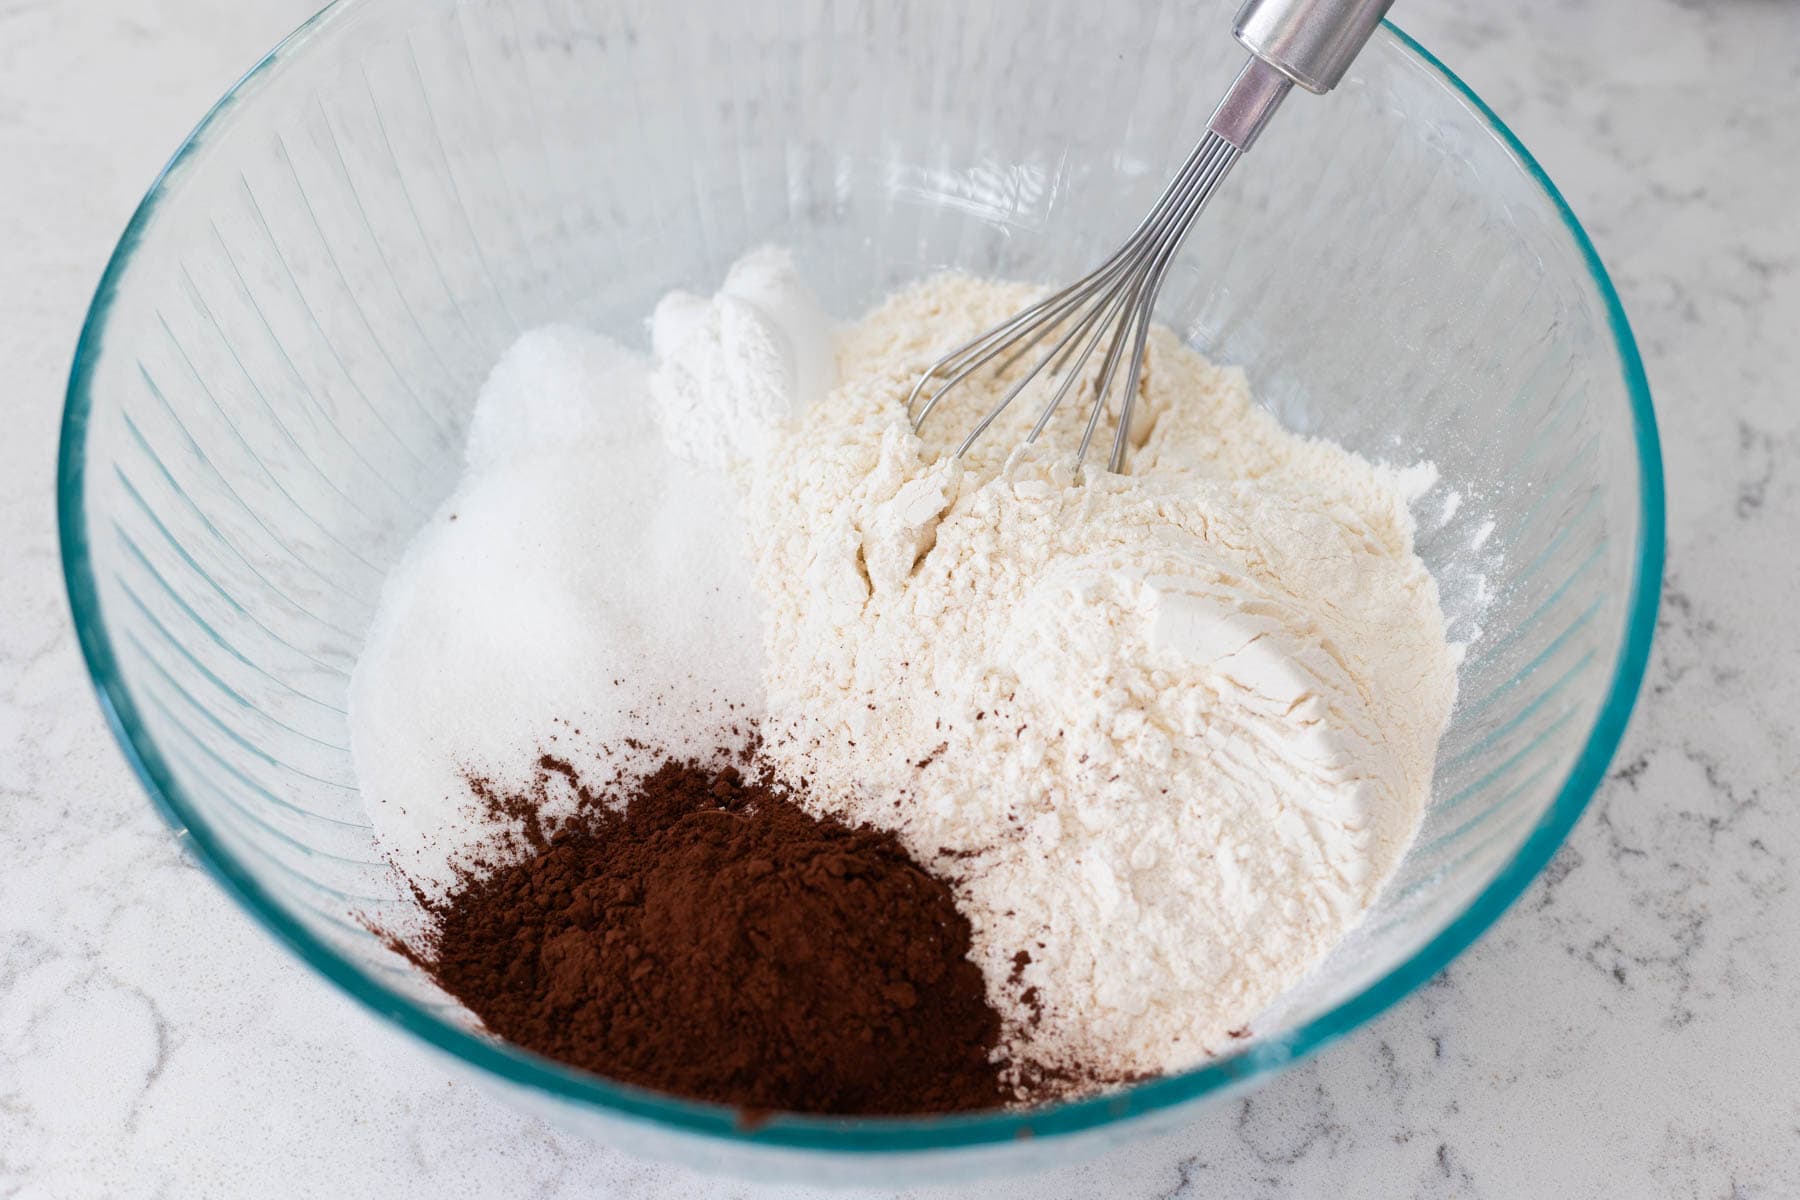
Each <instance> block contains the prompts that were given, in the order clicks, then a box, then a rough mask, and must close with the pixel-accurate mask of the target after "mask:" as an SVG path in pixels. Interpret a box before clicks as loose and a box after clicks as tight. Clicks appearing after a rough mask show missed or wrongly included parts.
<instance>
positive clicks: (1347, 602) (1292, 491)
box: [750, 276, 1456, 1076]
mask: <svg viewBox="0 0 1800 1200" xmlns="http://www.w3.org/2000/svg"><path fill="white" fill-rule="evenodd" d="M1031 298H1033V293H1032V291H1031V290H1030V289H1026V288H1022V287H1019V286H1016V285H1009V284H1001V283H995V282H991V281H983V280H977V279H971V278H967V277H960V276H944V277H940V278H937V279H933V280H930V281H927V282H925V283H923V284H920V285H918V286H915V287H912V288H910V289H907V290H906V291H904V292H902V293H900V294H898V295H897V296H895V297H893V298H891V299H890V300H889V301H888V302H887V303H886V304H884V305H883V306H881V307H880V308H879V309H877V310H876V311H875V312H874V313H872V314H871V315H870V316H868V317H867V318H865V319H864V320H863V321H862V322H861V323H860V324H858V325H857V326H856V327H854V328H853V329H851V330H849V331H847V332H846V333H845V335H844V336H843V338H842V340H841V342H840V347H839V367H840V373H841V382H840V384H839V386H838V388H837V390H836V391H835V392H834V393H833V394H832V395H831V396H830V398H829V399H828V400H827V401H826V402H825V403H824V404H822V405H819V406H817V407H815V408H814V409H813V410H812V411H811V412H810V413H808V414H807V416H806V417H805V418H804V419H803V422H802V424H801V426H800V428H799V430H798V431H797V432H796V433H794V434H793V435H791V436H789V437H788V438H786V439H784V440H783V441H782V442H781V443H780V444H779V445H778V446H777V448H776V449H775V451H774V452H773V453H772V454H771V455H770V456H769V457H768V458H766V459H765V460H763V461H761V462H758V463H756V464H754V465H753V468H752V470H751V472H750V474H751V479H752V483H751V495H752V502H751V511H752V513H753V520H752V521H751V524H750V529H751V530H752V537H753V541H754V543H755V547H754V554H755V557H756V559H757V569H758V572H759V582H760V584H761V591H762V593H763V595H764V597H765V601H766V602H767V603H768V604H769V606H770V608H769V613H768V624H767V629H768V635H767V644H768V655H769V657H768V664H767V672H768V674H767V683H768V696H767V701H768V705H769V709H768V715H767V717H766V719H765V722H764V725H763V731H764V736H765V738H766V740H767V743H768V746H769V752H770V754H771V756H772V758H773V760H774V761H775V762H776V763H777V764H778V765H779V767H780V769H781V770H782V772H783V773H784V775H785V776H787V777H789V778H794V779H799V778H804V779H806V780H808V786H809V789H810V794H811V795H812V796H813V798H814V802H815V803H816V804H818V805H820V806H821V808H822V810H823V811H828V812H832V813H834V814H836V815H839V816H842V817H844V818H845V819H847V820H853V821H866V822H870V823H873V824H876V825H879V826H881V827H883V828H889V829H893V830H896V831H898V832H899V834H900V836H901V838H902V840H903V841H904V842H905V844H906V845H907V847H908V848H909V849H910V850H911V851H912V852H913V853H914V854H915V855H918V856H919V857H920V859H921V860H922V861H924V862H927V863H937V864H940V865H947V864H951V863H954V867H955V871H956V873H957V875H958V877H959V879H960V880H961V883H960V885H959V891H958V895H959V899H960V900H961V901H962V903H963V908H964V911H965V912H967V913H968V914H969V917H970V920H971V922H972V923H973V925H974V929H975V954H976V959H977V961H978V962H979V963H980V964H981V966H982V969H983V971H984V973H985V974H986V977H987V981H988V987H989V992H990V995H992V996H993V997H994V998H995V1000H996V1002H997V1003H998V1004H999V1005H1000V1007H1001V1011H1002V1013H1003V1014H1004V1015H1005V1016H1006V1017H1007V1018H1008V1031H1007V1041H1008V1049H1009V1053H1010V1054H1011V1055H1012V1056H1013V1058H1014V1059H1015V1060H1016V1061H1019V1062H1023V1063H1033V1062H1035V1063H1037V1064H1040V1065H1043V1066H1048V1067H1052V1068H1058V1067H1060V1068H1066V1069H1074V1068H1079V1069H1082V1070H1089V1071H1099V1072H1101V1073H1103V1074H1108V1075H1115V1076H1116V1075H1132V1074H1141V1073H1153V1072H1161V1071H1166V1070H1173V1069H1177V1068H1180V1067H1184V1066H1187V1065H1190V1064H1193V1063H1195V1062H1197V1061H1199V1060H1201V1059H1203V1058H1204V1057H1206V1056H1207V1055H1208V1054H1210V1053H1214V1052H1217V1051H1218V1050H1220V1049H1222V1048H1223V1047H1224V1046H1225V1045H1227V1044H1228V1039H1229V1037H1230V1035H1231V1032H1232V1031H1234V1030H1238V1029H1240V1028H1241V1027H1243V1026H1244V1025H1246V1024H1247V1023H1248V1022H1249V1021H1250V1020H1251V1019H1252V1018H1253V1017H1254V1016H1255V1015H1256V1014H1257V1013H1258V1012H1259V1011H1260V1010H1261V1009H1263V1008H1264V1007H1266V1006H1267V1005H1268V1004H1269V1003H1270V1002H1271V1001H1272V1000H1274V999H1275V997H1276V996H1277V995H1278V994H1280V993H1281V992H1282V991H1283V990H1285V989H1286V988H1287V987H1289V986H1290V985H1292V984H1293V983H1294V982H1296V981H1297V980H1298V979H1299V977H1300V976H1301V975H1302V974H1304V973H1305V972H1306V971H1307V970H1308V969H1309V968H1310V967H1311V966H1312V965H1313V964H1314V963H1316V962H1318V961H1319V960H1320V959H1321V958H1322V957H1323V956H1324V955H1325V953H1326V952H1327V951H1328V950H1329V949H1330V948H1331V947H1332V946H1333V945H1334V944H1335V943H1336V942H1337V941H1338V940H1339V939H1340V938H1341V937H1342V936H1343V935H1344V934H1345V933H1346V932H1347V931H1348V930H1349V929H1350V928H1351V927H1353V926H1354V925H1355V924H1356V923H1357V921H1358V920H1359V919H1360V917H1361V915H1362V913H1363V912H1364V911H1365V910H1366V909H1367V907H1368V906H1369V904H1370V903H1371V902H1372V901H1373V900H1374V898H1375V895H1376V893H1377V892H1378V891H1379V890H1380V888H1381V886H1382V884H1383V883H1384V882H1385V880H1386V879H1387V878H1388V876H1389V875H1390V873H1391V872H1392V871H1393V869H1394V867H1395V865H1396V864H1397V863H1398V861H1399V859H1400V857H1401V855H1402V854H1403V853H1404V851H1405V849H1406V847H1407V845H1408V844H1409V843H1410V841H1411V839H1412V837H1413V834H1414V832H1415V830H1416V829H1417V826H1418V823H1419V820H1420V817H1421V813H1422V810H1423V806H1424V803H1425V800H1426V798H1427V796H1428V794H1429V789H1430V782H1431V772H1432V763H1433V759H1434V756H1435V752H1436V746H1437V740H1438V737H1439V735H1440V733H1441V731H1442V729H1443V726H1444V724H1445V722H1446V720H1447V718H1448V715H1449V712H1450V706H1451V703H1452V701H1453V699H1454V696H1455V688H1456V682H1455V680H1456V677H1455V669H1454V663H1453V658H1452V655H1451V651H1450V648H1449V647H1448V646H1447V645H1446V641H1445V633H1444V620H1443V615H1442V613H1441V611H1440V609H1439V605H1438V597H1437V589H1436V585H1435V584H1434V582H1433V580H1432V577H1431V575H1430V573H1429V572H1428V571H1427V570H1426V569H1425V566H1424V564H1423V563H1421V562H1420V561H1419V559H1418V557H1417V556H1416V555H1415V554H1414V553H1413V549H1412V521H1411V519H1410V517H1409V516H1408V512H1407V499H1408V496H1409V494H1411V493H1412V492H1413V491H1415V490H1417V489H1418V488H1420V487H1421V486H1422V485H1423V484H1425V483H1427V482H1428V481H1429V474H1428V472H1427V473H1423V474H1421V473H1419V472H1413V473H1410V474H1408V473H1401V472H1395V471H1391V470H1387V469H1384V468H1380V467H1376V466H1374V465H1372V464H1370V463H1369V462H1367V461H1365V460H1363V459H1361V458H1359V457H1357V456H1355V455H1353V454H1351V453H1349V452H1348V451H1346V450H1344V449H1342V448H1340V447H1337V446H1335V445H1332V444H1330V443H1326V442H1321V441H1314V440H1308V439H1305V438H1302V437H1299V436H1297V435H1295V434H1292V433H1290V432H1288V431H1286V430H1284V429H1282V428H1281V427H1280V426H1279V425H1278V424H1277V423H1276V422H1275V421H1274V420H1273V418H1271V417H1270V416H1269V415H1268V414H1267V413H1265V412H1263V411H1262V410H1260V409H1258V408H1256V407H1255V406H1254V405H1253V404H1252V403H1251V401H1250V396H1249V392H1248V389H1247V387H1246V385H1245V381H1244V377H1243V375H1242V373H1241V372H1238V371H1233V370H1226V369H1221V368H1218V367H1215V366H1213V365H1211V364H1210V363H1208V362H1206V361H1205V360H1204V359H1203V358H1201V357H1200V356H1199V355H1198V354H1196V353H1194V352H1193V351H1192V350H1190V349H1188V348H1186V347H1184V346H1182V345H1181V344H1180V343H1179V342H1178V341H1177V340H1176V339H1175V338H1174V337H1173V336H1172V335H1170V334H1169V333H1168V332H1167V331H1166V330H1158V331H1157V332H1156V335H1155V336H1154V337H1153V339H1152V344H1151V347H1150V355H1149V359H1148V363H1147V371H1146V377H1145V383H1144V386H1143V388H1142V394H1141V395H1140V397H1139V401H1138V404H1137V412H1138V418H1139V419H1138V420H1137V422H1136V427H1135V428H1134V429H1133V430H1132V431H1131V432H1132V438H1131V440H1132V445H1133V450H1132V452H1131V455H1130V458H1129V465H1128V473H1127V474H1123V475H1112V474H1107V473H1105V472H1100V471H1091V472H1088V473H1087V474H1085V475H1077V474H1075V473H1074V472H1073V470H1072V469H1071V465H1070V459H1071V457H1072V455H1071V448H1072V447H1073V446H1074V445H1075V443H1076V441H1077V440H1078V439H1079V423H1080V422H1082V421H1084V420H1085V418H1086V412H1085V411H1084V410H1083V409H1081V408H1080V407H1079V406H1077V405H1075V404H1073V403H1071V404H1069V405H1067V406H1066V407H1065V408H1064V410H1063V411H1062V412H1061V413H1059V415H1058V418H1057V421H1056V422H1055V423H1053V424H1052V426H1051V427H1050V428H1049V429H1048V430H1046V432H1045V433H1044V435H1043V438H1042V439H1041V441H1040V443H1039V444H1038V445H1037V446H1035V447H1033V448H1031V449H1029V450H1027V451H1024V452H1020V453H1012V451H1013V450H1014V447H1016V446H1017V445H1019V444H1020V443H1021V442H1022V441H1023V435H1024V432H1025V429H1026V428H1027V427H1028V426H1029V423H1030V421H1032V420H1033V419H1035V417H1036V405H1035V404H1033V403H1032V397H1031V396H1030V395H1029V394H1028V395H1027V396H1026V397H1025V398H1023V399H1022V400H1021V402H1020V403H1018V404H1016V405H1015V406H1014V411H1012V412H1010V413H1009V414H1008V415H1007V417H1006V418H1004V419H1003V420H1002V422H1001V423H999V424H997V425H996V426H995V427H993V428H992V429H990V430H989V431H988V432H987V433H986V435H985V436H984V438H983V440H982V441H980V442H978V443H977V444H976V446H975V449H974V450H973V451H972V452H971V453H970V454H969V455H968V456H967V457H966V458H965V459H964V460H963V461H962V462H960V463H958V462H954V461H950V460H948V458H947V455H948V453H949V451H950V450H951V449H953V448H954V447H955V445H956V444H957V441H958V440H960V438H961V436H962V434H963V433H964V432H965V431H966V430H967V429H968V428H970V427H971V426H972V425H973V424H974V422H975V420H976V419H977V417H978V416H979V415H980V414H981V413H982V412H985V411H986V410H987V409H988V408H989V407H990V406H991V405H992V403H993V402H994V401H995V400H996V399H997V398H998V397H999V395H1000V394H1001V393H1002V392H1003V391H1004V390H1005V388H1006V387H1007V386H1008V384H1009V382H1010V379H1011V377H1010V376H1002V377H1000V378H997V379H985V378H982V377H976V378H975V379H972V380H970V381H968V382H967V383H965V384H964V385H963V386H962V387H961V388H959V389H957V390H955V391H952V392H951V393H950V394H949V396H948V397H947V398H946V400H945V403H944V405H943V406H942V407H941V408H940V409H939V410H938V411H936V412H934V413H933V415H932V418H931V421H930V422H929V423H928V424H927V425H926V426H925V427H924V430H923V434H924V436H923V437H921V436H919V435H917V434H915V433H914V432H913V431H912V429H911V428H910V426H909V424H908V423H907V422H906V420H905V416H904V412H903V406H904V403H905V400H906V397H907V394H908V392H909V391H910V389H911V388H912V386H913V383H914V381H915V379H916V377H917V372H918V370H919V366H920V364H921V363H925V362H929V361H931V360H932V359H933V358H935V357H936V356H937V355H938V354H939V353H941V352H942V351H943V350H944V349H945V348H947V347H948V346H952V345H955V344H956V343H957V342H958V341H959V339H961V338H963V337H966V336H967V331H969V330H971V329H980V328H984V327H986V326H988V325H990V324H992V323H993V322H995V321H997V320H1000V319H1002V318H1003V317H1005V316H1006V315H1007V314H1009V313H1011V312H1013V311H1016V310H1017V309H1018V308H1020V307H1022V306H1023V305H1024V304H1025V303H1027V302H1028V301H1029V300H1030V299H1031ZM1099 440H1100V444H1101V445H1107V444H1110V441H1111V434H1110V432H1109V431H1103V434H1102V436H1101V438H1100V439H1099ZM796 583H798V584H799V586H795V584H796ZM1021 950H1026V951H1028V952H1029V954H1030V963H1029V965H1027V966H1025V967H1023V969H1015V955H1016V954H1017V953H1019V952H1020V951H1021Z"/></svg>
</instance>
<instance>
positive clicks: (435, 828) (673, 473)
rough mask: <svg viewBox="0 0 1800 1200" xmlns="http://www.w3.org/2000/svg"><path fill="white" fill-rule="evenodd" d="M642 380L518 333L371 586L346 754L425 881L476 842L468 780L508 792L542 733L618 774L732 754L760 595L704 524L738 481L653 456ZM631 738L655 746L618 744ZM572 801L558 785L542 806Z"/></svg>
mask: <svg viewBox="0 0 1800 1200" xmlns="http://www.w3.org/2000/svg"><path fill="white" fill-rule="evenodd" d="M649 390H650V373H649V369H648V365H647V364H646V363H645V362H644V360H643V358H642V357H641V356H640V355H636V354H633V353H630V352H629V351H627V350H625V349H623V348H622V347H620V346H618V345H617V344H616V343H614V342H611V341H609V340H608V339H606V338H603V337H599V336H597V335H595V334H592V333H588V332H585V331H582V330H578V329H572V328H567V327H553V328H548V329H541V330H536V331H533V332H531V333H528V334H526V335H524V336H523V337H522V338H520V339H519V341H518V342H517V343H516V344H515V345H514V346H513V347H512V348H511V349H510V350H509V351H507V353H506V355H505V356H504V357H503V358H502V359H501V360H500V362H499V364H498V365H497V366H496V367H495V368H494V370H493V372H492V373H491V375H490V376H489V378H488V381H487V383H486V385H485V386H484V387H483V388H482V390H481V394H480V397H479V398H478V400H477V402H476V406H475V412H474V415H473V418H472V421H471V425H470V430H469V441H468V452H467V457H468V468H467V470H466V471H465V472H464V474H463V477H462V479H461V480H460V481H459V482H458V484H457V487H456V489H455V491H454V492H453V493H452V494H451V495H450V497H449V498H448V499H447V500H445V501H444V503H443V504H442V505H441V506H440V508H439V509H438V511H437V513H436V514H435V515H434V516H433V517H432V519H431V520H430V521H429V522H428V523H427V524H426V526H425V527H424V529H422V530H421V531H420V532H419V533H418V535H417V536H416V537H415V538H414V539H413V541H412V544H411V545H410V546H408V548H407V550H406V553H405V555H404V556H403V557H402V559H401V561H400V562H399V563H398V565H396V566H395V567H394V568H393V570H392V571H390V572H389V573H388V577H387V580H386V581H385V583H384V584H383V586H382V594H381V603H380V606H379V607H378V609H377V611H376V615H375V619H374V622H373V624H372V625H371V627H370V629H369V631H368V634H367V636H366V638H365V640H364V645H363V650H362V653H361V655H360V656H359V658H358V660H357V664H356V669H355V672H354V673H353V674H352V676H351V680H350V734H351V751H352V754H353V756H354V760H355V763H356V774H357V780H358V783H359V785H360V787H361V789H362V795H363V802H364V805H365V806H366V807H367V809H368V811H369V815H370V819H371V821H372V823H373V824H374V826H375V830H376V833H377V835H378V838H379V841H380V845H381V848H382V850H383V851H384V852H385V853H386V854H387V855H388V856H389V857H390V859H391V860H392V861H393V862H394V863H395V864H396V865H397V866H398V867H400V868H401V869H402V870H403V871H404V872H405V873H406V874H407V876H408V877H409V878H410V879H411V880H412V881H413V882H414V883H415V884H418V885H420V886H422V887H423V889H424V890H425V891H426V892H427V893H430V894H440V893H441V892H442V891H443V889H445V888H446V887H448V886H450V885H451V883H453V882H454V881H455V879H456V877H457V867H458V866H459V865H464V864H466V863H467V861H468V860H469V857H470V855H471V854H473V853H476V852H478V851H479V850H481V849H482V848H483V847H484V846H485V845H486V844H487V843H488V842H490V841H491V840H492V839H493V836H494V833H495V830H494V826H493V819H492V818H491V816H490V815H489V814H488V813H486V812H485V811H484V810H483V809H482V808H481V807H480V806H479V805H477V804H476V803H475V802H474V797H473V796H472V795H471V793H470V791H469V787H468V783H467V778H466V777H467V776H468V775H470V774H473V775H477V776H479V777H481V778H484V779H487V780H491V781H493V783H494V784H495V785H496V786H499V787H502V788H510V789H514V790H518V789H521V788H524V787H525V786H526V785H528V784H529V783H530V782H531V780H532V779H533V778H534V773H535V771H536V763H537V757H538V753H539V750H540V748H542V747H544V746H546V745H547V744H548V745H550V748H552V749H554V750H555V751H556V753H558V754H561V755H563V756H565V757H567V758H568V759H569V760H570V761H571V762H572V763H574V765H575V766H576V767H577V769H578V770H579V771H580V773H581V775H582V777H583V778H586V779H588V780H591V781H594V783H595V786H600V785H601V784H605V783H611V782H614V781H615V780H616V781H617V782H618V783H620V784H621V785H628V784H629V782H630V776H632V775H633V774H635V773H640V772H641V771H643V770H645V769H648V768H649V767H651V766H654V765H655V764H656V763H657V762H659V761H660V757H659V756H673V757H676V758H698V759H706V758H708V757H709V756H711V755H713V754H714V751H715V750H716V748H717V747H718V746H719V745H720V744H721V742H724V743H726V744H727V745H728V746H729V747H733V748H735V747H741V745H742V739H741V738H739V737H734V736H731V735H730V731H731V729H732V728H733V727H736V728H738V729H740V730H744V731H748V730H749V729H750V728H751V727H752V726H753V725H754V722H755V720H756V717H757V715H758V713H759V712H760V711H761V707H762V652H761V648H760V645H759V639H760V637H761V627H760V618H759V612H760V605H759V603H758V600H757V598H756V595H755V592H754V590H753V588H752V582H751V570H750V565H749V563H748V561H747V559H746V558H745V551H744V546H743V539H742V536H741V534H740V531H739V525H738V522H736V521H735V520H729V519H727V520H721V519H720V514H727V515H729V514H730V513H732V511H733V510H734V508H735V506H736V503H737V498H736V495H735V493H734V491H733V489H732V486H731V484H730V483H729V481H728V480H725V479H723V478H720V477H719V475H718V473H717V472H716V471H715V472H708V471H701V470H698V469H695V468H693V467H691V466H690V465H688V464H687V463H685V462H683V461H682V460H681V459H680V458H678V457H676V456H675V455H674V454H672V453H671V452H670V451H669V450H668V448H667V447H666V446H665V444H664V440H663V438H662V436H661V435H660V434H659V432H658V430H657V425H656V421H655V419H654V417H653V416H652V413H651V405H650V404H649V403H648V400H647V396H648V394H649ZM621 564H629V567H628V569H622V568H621ZM577 730H578V731H579V734H577V733H576V731H577ZM648 734H653V735H654V741H655V742H656V743H657V753H656V754H639V753H636V752H634V751H633V749H632V747H631V745H630V743H631V741H632V740H634V739H636V740H640V741H641V740H644V739H645V738H646V735H648ZM553 739H554V740H553ZM573 804H574V795H573V793H572V792H571V791H570V790H569V789H566V788H565V789H562V790H561V791H559V792H557V793H556V794H554V795H552V796H550V797H548V798H547V800H546V805H545V813H544V817H545V819H546V820H549V821H554V820H555V819H557V818H558V817H560V816H563V815H566V814H568V813H569V812H571V811H573ZM515 824H516V822H515Z"/></svg>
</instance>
